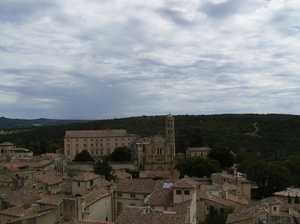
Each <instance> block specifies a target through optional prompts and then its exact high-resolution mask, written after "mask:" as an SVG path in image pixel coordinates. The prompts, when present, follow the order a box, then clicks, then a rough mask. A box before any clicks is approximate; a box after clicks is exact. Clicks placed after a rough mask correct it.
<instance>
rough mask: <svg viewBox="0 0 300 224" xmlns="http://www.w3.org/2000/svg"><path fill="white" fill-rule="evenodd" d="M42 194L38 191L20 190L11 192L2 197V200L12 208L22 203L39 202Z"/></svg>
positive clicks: (31, 189) (30, 189)
mask: <svg viewBox="0 0 300 224" xmlns="http://www.w3.org/2000/svg"><path fill="white" fill-rule="evenodd" d="M41 195H42V193H41V192H40V191H39V190H38V189H33V188H21V189H18V190H17V191H12V192H11V193H8V194H6V195H5V196H3V197H2V200H3V201H4V202H6V203H9V204H10V205H12V206H17V205H21V204H24V203H31V204H33V203H36V201H37V200H40V198H41Z"/></svg>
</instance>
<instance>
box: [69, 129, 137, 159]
mask: <svg viewBox="0 0 300 224" xmlns="http://www.w3.org/2000/svg"><path fill="white" fill-rule="evenodd" d="M137 137H138V136H137V135H136V134H128V133H127V131H126V130H123V129H120V130H80V131H66V134H65V138H64V154H65V156H66V157H67V158H68V160H73V159H74V157H75V155H77V154H78V153H80V152H82V151H83V150H87V151H88V152H89V153H90V154H91V156H93V157H97V156H103V155H108V154H111V153H112V152H113V151H114V150H115V148H118V147H123V146H127V147H130V148H131V147H132V144H133V142H134V141H135V140H136V139H137Z"/></svg>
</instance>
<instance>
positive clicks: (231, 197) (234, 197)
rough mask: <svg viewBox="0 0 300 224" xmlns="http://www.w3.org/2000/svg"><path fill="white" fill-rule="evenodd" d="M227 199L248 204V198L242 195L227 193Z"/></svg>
mask: <svg viewBox="0 0 300 224" xmlns="http://www.w3.org/2000/svg"><path fill="white" fill-rule="evenodd" d="M228 200H230V201H233V202H236V203H239V204H248V203H249V202H248V200H247V199H246V198H245V196H243V195H234V194H228Z"/></svg>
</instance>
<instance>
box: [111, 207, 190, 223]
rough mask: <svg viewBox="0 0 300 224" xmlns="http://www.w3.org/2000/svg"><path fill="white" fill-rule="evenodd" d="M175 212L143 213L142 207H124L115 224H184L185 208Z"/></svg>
mask: <svg viewBox="0 0 300 224" xmlns="http://www.w3.org/2000/svg"><path fill="white" fill-rule="evenodd" d="M189 205H190V204H189ZM177 208H178V210H177V211H176V210H175V211H153V210H152V211H151V210H150V212H149V213H147V212H143V211H145V210H143V207H137V206H126V207H125V208H124V209H123V210H122V212H121V213H120V215H119V216H118V217H117V219H116V221H115V224H127V223H131V224H141V223H143V224H153V223H161V224H171V223H172V224H173V223H176V224H185V223H186V219H187V211H188V209H187V207H185V208H184V209H181V208H180V207H179V206H178V207H177Z"/></svg>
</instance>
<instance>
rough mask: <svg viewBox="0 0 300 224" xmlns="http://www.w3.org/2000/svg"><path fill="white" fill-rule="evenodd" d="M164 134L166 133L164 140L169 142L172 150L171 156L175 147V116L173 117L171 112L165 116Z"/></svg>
mask: <svg viewBox="0 0 300 224" xmlns="http://www.w3.org/2000/svg"><path fill="white" fill-rule="evenodd" d="M165 125H166V128H165V132H166V133H165V135H166V140H167V141H169V142H170V145H171V148H172V151H173V157H174V156H175V154H176V148H175V118H174V117H173V115H172V114H170V113H169V114H168V115H167V116H166V121H165Z"/></svg>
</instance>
